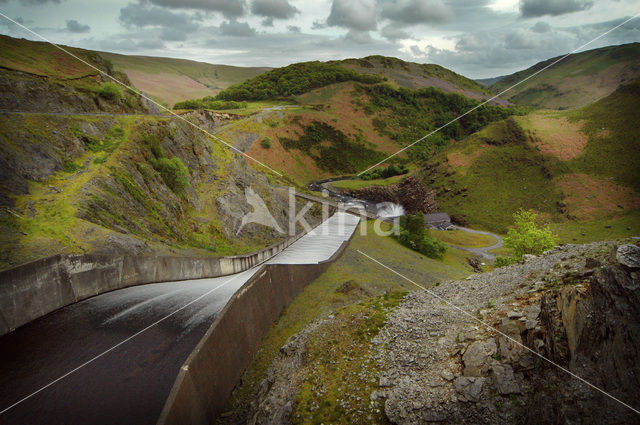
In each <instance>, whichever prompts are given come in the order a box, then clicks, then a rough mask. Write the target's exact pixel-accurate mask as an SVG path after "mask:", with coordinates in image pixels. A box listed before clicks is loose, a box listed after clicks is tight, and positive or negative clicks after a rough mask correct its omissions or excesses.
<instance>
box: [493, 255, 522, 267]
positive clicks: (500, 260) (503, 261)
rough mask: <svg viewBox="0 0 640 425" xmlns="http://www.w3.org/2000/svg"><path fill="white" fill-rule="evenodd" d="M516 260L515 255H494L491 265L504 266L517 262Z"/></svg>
mask: <svg viewBox="0 0 640 425" xmlns="http://www.w3.org/2000/svg"><path fill="white" fill-rule="evenodd" d="M517 262H518V260H517V259H516V258H515V257H502V256H500V257H496V259H495V261H494V263H493V266H494V267H505V266H510V265H511V264H514V263H517Z"/></svg>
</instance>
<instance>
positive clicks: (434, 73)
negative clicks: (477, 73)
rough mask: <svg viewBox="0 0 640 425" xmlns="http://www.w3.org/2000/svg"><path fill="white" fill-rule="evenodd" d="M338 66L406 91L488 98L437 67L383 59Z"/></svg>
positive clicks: (473, 84) (476, 87) (485, 92)
mask: <svg viewBox="0 0 640 425" xmlns="http://www.w3.org/2000/svg"><path fill="white" fill-rule="evenodd" d="M337 63H340V64H342V65H343V66H345V67H347V68H350V69H353V70H355V71H357V72H359V73H362V74H375V75H380V76H382V77H386V78H387V79H388V80H389V81H390V82H391V83H392V84H393V85H395V86H397V87H404V88H408V89H421V88H425V87H434V88H438V89H440V90H442V91H444V92H446V93H458V94H462V95H464V96H466V97H469V98H472V99H476V100H479V99H486V98H488V97H490V96H491V92H490V91H489V90H487V88H486V87H484V86H482V85H480V84H478V83H477V82H475V81H473V80H470V79H469V78H466V77H464V76H462V75H460V74H456V73H455V72H453V71H451V70H449V69H447V68H444V67H442V66H440V65H435V64H419V63H415V62H406V61H403V60H401V59H398V58H393V57H386V56H367V57H365V58H361V59H345V60H342V61H338V62H337Z"/></svg>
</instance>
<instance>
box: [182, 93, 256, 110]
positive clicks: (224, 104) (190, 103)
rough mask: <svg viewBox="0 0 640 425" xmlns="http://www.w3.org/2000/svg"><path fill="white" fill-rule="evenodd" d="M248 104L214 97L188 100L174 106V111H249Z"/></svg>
mask: <svg viewBox="0 0 640 425" xmlns="http://www.w3.org/2000/svg"><path fill="white" fill-rule="evenodd" d="M247 106H248V103H247V102H234V101H232V100H216V98H215V97H213V96H205V97H203V98H202V99H188V100H184V101H182V102H178V103H176V104H175V105H173V109H214V110H224V109H247Z"/></svg>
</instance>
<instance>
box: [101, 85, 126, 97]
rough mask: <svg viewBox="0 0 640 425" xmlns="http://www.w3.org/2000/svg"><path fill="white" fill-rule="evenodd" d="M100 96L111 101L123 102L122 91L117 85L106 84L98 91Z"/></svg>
mask: <svg viewBox="0 0 640 425" xmlns="http://www.w3.org/2000/svg"><path fill="white" fill-rule="evenodd" d="M98 94H99V95H100V96H102V97H104V98H105V99H109V100H121V99H122V90H120V87H118V86H117V85H116V84H115V83H111V82H106V83H104V84H102V85H101V86H100V88H99V89H98Z"/></svg>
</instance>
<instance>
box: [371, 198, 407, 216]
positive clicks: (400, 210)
mask: <svg viewBox="0 0 640 425" xmlns="http://www.w3.org/2000/svg"><path fill="white" fill-rule="evenodd" d="M376 208H377V215H378V217H383V218H384V217H400V216H402V215H405V212H404V207H403V206H402V205H399V204H394V203H393V202H381V203H379V204H376Z"/></svg>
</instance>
